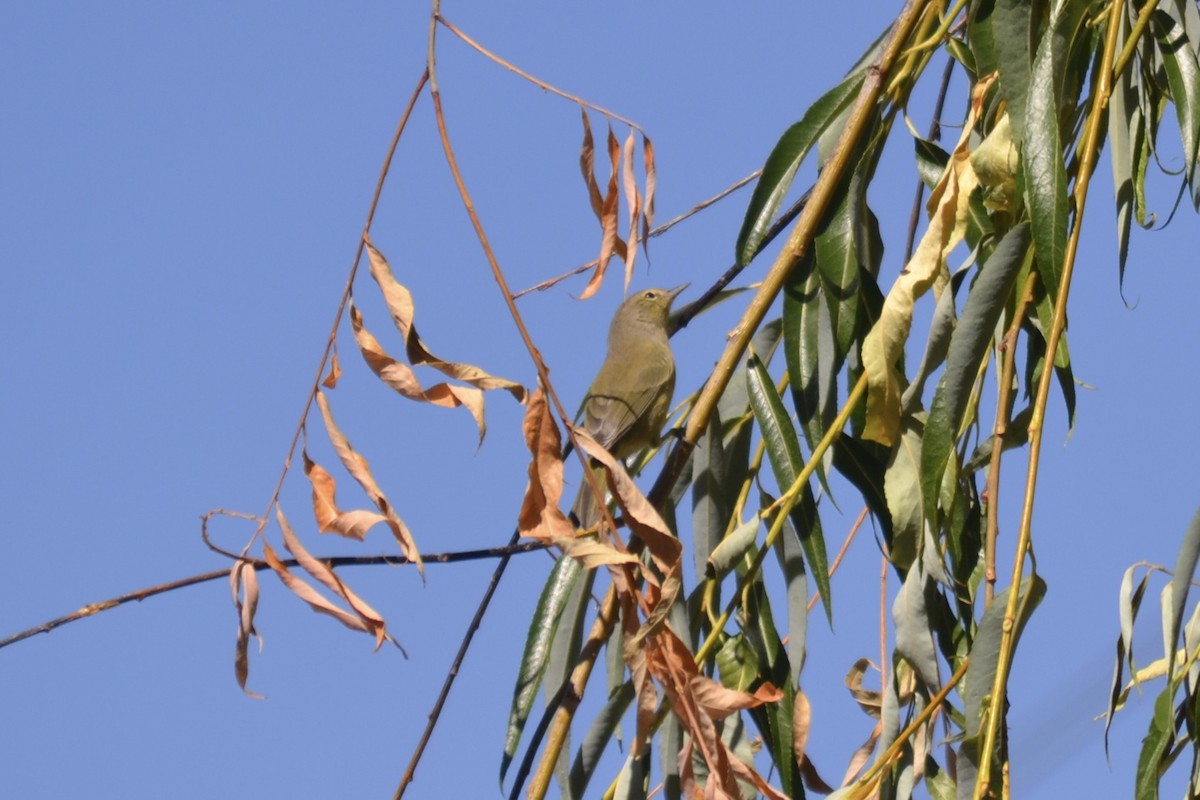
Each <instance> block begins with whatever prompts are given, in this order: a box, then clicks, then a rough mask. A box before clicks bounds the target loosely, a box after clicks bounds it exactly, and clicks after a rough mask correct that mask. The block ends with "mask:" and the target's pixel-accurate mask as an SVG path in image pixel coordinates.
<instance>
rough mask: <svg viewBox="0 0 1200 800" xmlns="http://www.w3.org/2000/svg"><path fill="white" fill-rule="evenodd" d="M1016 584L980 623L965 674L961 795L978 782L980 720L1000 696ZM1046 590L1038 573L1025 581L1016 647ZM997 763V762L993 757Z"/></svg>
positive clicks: (959, 782)
mask: <svg viewBox="0 0 1200 800" xmlns="http://www.w3.org/2000/svg"><path fill="white" fill-rule="evenodd" d="M1010 591H1012V587H1009V588H1008V589H1005V590H1004V591H1003V592H1001V593H1000V594H998V595H997V596H996V598H995V600H994V601H993V602H992V604H991V606H989V607H988V610H987V611H985V612H984V614H983V619H982V620H981V621H980V623H979V630H978V631H977V633H976V635H975V641H974V643H973V644H972V647H971V665H970V666H969V667H967V674H966V676H964V678H963V686H964V687H965V688H964V693H963V701H964V709H963V716H964V720H965V723H966V725H965V727H964V730H963V733H964V737H965V738H964V740H963V743H962V745H961V746H960V748H959V758H958V791H959V797H962V796H963V792H964V791H966V793H967V795H966V796H967V797H970V792H971V790H972V789H973V788H974V786H975V779H976V776H977V775H978V773H979V746H980V744H981V742H980V741H979V736H980V722H981V721H982V720H983V711H984V708H985V707H986V706H987V705H989V704H990V703H992V702H993V701H995V702H999V701H1000V699H999V698H993V697H992V683H993V682H994V681H995V678H996V667H997V664H998V663H999V660H1000V639H1001V636H1002V632H1003V630H1004V627H1005V621H1004V615H1005V609H1006V607H1007V606H1008V593H1009V592H1010ZM1045 594H1046V582H1045V581H1043V580H1042V579H1041V577H1040V576H1038V575H1033V576H1030V577H1028V578H1025V579H1024V580H1022V581H1021V587H1020V595H1019V600H1018V603H1017V627H1016V631H1015V634H1014V637H1013V644H1014V647H1015V646H1016V642H1017V640H1018V639H1020V637H1021V631H1023V630H1024V629H1025V623H1026V622H1028V621H1029V617H1030V616H1031V615H1032V614H1033V612H1034V610H1035V609H1036V608H1037V606H1038V604H1039V603H1040V602H1041V601H1042V598H1043V597H1044V596H1045ZM993 763H995V762H994V761H993Z"/></svg>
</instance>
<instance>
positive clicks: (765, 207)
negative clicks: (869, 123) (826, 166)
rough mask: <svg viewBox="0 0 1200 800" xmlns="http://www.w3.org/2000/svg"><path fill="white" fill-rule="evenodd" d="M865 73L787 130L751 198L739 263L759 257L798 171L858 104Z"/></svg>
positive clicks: (826, 97) (819, 102) (835, 90)
mask: <svg viewBox="0 0 1200 800" xmlns="http://www.w3.org/2000/svg"><path fill="white" fill-rule="evenodd" d="M864 74H865V73H863V72H861V71H857V72H853V73H851V74H850V75H848V76H847V77H846V78H845V79H843V80H842V82H841V83H839V84H838V85H837V86H835V87H834V88H832V89H830V90H829V91H828V92H826V93H825V94H824V95H822V96H821V98H820V99H819V100H817V101H816V102H815V103H813V104H812V105H811V106H809V108H808V110H807V111H806V112H804V116H803V117H801V118H800V121H799V122H797V123H795V124H794V125H792V126H791V127H790V128H788V129H787V130H786V131H784V133H783V136H781V137H780V139H779V142H778V143H777V144H776V145H775V148H774V149H773V150H772V151H771V154H770V155H769V156H767V162H766V164H764V165H763V170H762V176H761V177H760V178H759V179H758V184H757V185H756V186H755V187H754V194H753V195H752V196H751V197H750V206H749V207H748V208H747V209H746V218H745V220H744V221H743V222H742V230H741V232H740V233H738V238H737V247H736V250H735V253H734V257H735V258H736V259H737V262H738V263H739V264H749V263H750V262H751V261H753V260H754V256H756V255H757V254H758V250H759V248H760V247H761V246H762V240H763V237H764V236H766V233H767V230H768V229H769V228H770V227H771V223H772V222H774V221H775V215H776V213H778V211H779V207H780V206H781V205H783V199H784V197H785V196H787V193H788V190H789V189H791V187H792V179H793V178H795V177H796V170H797V169H799V168H800V164H801V163H802V162H803V161H804V158H805V156H807V155H808V153H809V151H811V150H812V147H813V145H814V144H816V143H817V140H818V139H819V138H820V136H821V134H822V133H823V132H824V131H825V129H826V128H827V127H829V125H830V124H832V123H833V121H834V120H836V119H837V118H838V116H839V115H840V114H841V113H842V112H843V111H845V110H846V109H847V108H849V107H850V104H851V103H853V102H854V98H855V97H857V96H858V91H859V89H860V88H861V87H862V83H863V77H864Z"/></svg>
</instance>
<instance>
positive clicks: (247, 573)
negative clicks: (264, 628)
mask: <svg viewBox="0 0 1200 800" xmlns="http://www.w3.org/2000/svg"><path fill="white" fill-rule="evenodd" d="M229 585H230V588H231V589H232V591H233V605H234V607H235V608H236V609H237V612H238V632H237V643H236V645H235V648H234V660H233V674H234V676H235V677H236V678H237V682H238V686H240V687H241V689H242V691H243V692H245V693H246V694H248V695H249V696H250V697H253V698H254V699H255V700H262V699H263V696H262V695H261V694H257V693H255V692H252V691H250V690H249V689H247V688H246V679H247V678H249V677H250V652H249V650H250V637H251V636H253V637H254V638H255V639H257V640H258V649H259V651H260V652H261V651H262V637H261V636H259V635H258V631H257V630H255V629H254V614H255V612H256V611H257V610H258V573H257V572H255V571H254V565H253V564H251V563H250V562H248V561H237V562H236V563H234V565H233V568H232V569H230V570H229Z"/></svg>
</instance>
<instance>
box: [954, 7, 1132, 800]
mask: <svg viewBox="0 0 1200 800" xmlns="http://www.w3.org/2000/svg"><path fill="white" fill-rule="evenodd" d="M1122 8H1123V4H1122V3H1120V2H1116V0H1114V2H1113V4H1112V7H1111V9H1110V13H1109V19H1108V26H1109V27H1108V32H1107V36H1106V37H1105V41H1104V54H1103V57H1102V60H1101V63H1100V70H1099V73H1098V74H1099V79H1098V81H1097V86H1096V92H1095V94H1094V95H1093V100H1092V108H1091V110H1090V112H1089V113H1088V121H1087V128H1086V129H1085V132H1084V142H1083V147H1082V148H1081V158H1080V162H1079V173H1078V176H1077V177H1076V179H1075V191H1074V200H1075V227H1074V228H1073V229H1072V230H1071V235H1070V236H1069V237H1068V238H1067V250H1066V253H1065V254H1064V255H1063V265H1062V277H1061V279H1060V280H1059V283H1058V299H1057V302H1056V303H1055V306H1054V319H1053V322H1052V323H1051V325H1050V331H1049V335H1048V336H1047V337H1046V365H1045V367H1044V368H1043V370H1042V375H1041V380H1040V381H1039V382H1038V388H1037V395H1036V399H1035V400H1034V404H1033V415H1032V417H1031V418H1030V420H1029V470H1028V473H1027V476H1026V480H1025V501H1024V503H1023V504H1022V507H1021V526H1020V528H1019V530H1018V532H1017V549H1016V553H1015V555H1014V557H1013V570H1012V580H1011V583H1010V589H1009V594H1008V603H1007V604H1006V605H1005V608H1004V625H1003V626H1002V629H1001V634H1000V652H999V654H998V658H997V663H996V676H995V680H994V681H993V682H992V691H991V697H992V702H991V703H990V704H989V705H988V707H987V710H986V711H985V712H984V719H983V724H982V732H983V746H982V748H981V752H980V758H979V773H978V776H977V777H976V779H975V791H974V798H975V800H981V798H982V797H983V796H984V794H985V793H986V792H987V789H988V782H989V776H990V773H991V766H992V754H993V752H994V751H995V747H996V735H997V731H998V730H999V728H1000V718H1001V716H1003V713H1004V696H1005V688H1006V687H1007V685H1008V673H1009V668H1010V667H1011V665H1012V658H1013V647H1014V644H1015V641H1016V628H1017V624H1016V621H1017V602H1018V600H1019V599H1020V597H1019V594H1020V593H1019V591H1018V588H1019V587H1020V585H1021V578H1022V576H1023V575H1024V572H1025V556H1026V554H1027V553H1028V551H1029V547H1030V542H1031V541H1032V530H1033V500H1034V495H1035V493H1036V489H1037V477H1038V463H1039V459H1040V455H1041V447H1042V428H1043V425H1044V422H1045V416H1046V401H1047V398H1048V397H1049V396H1050V384H1051V383H1052V382H1053V379H1054V369H1053V365H1052V359H1053V357H1054V354H1055V353H1057V352H1058V343H1059V341H1060V340H1061V338H1062V333H1063V329H1064V328H1065V327H1066V322H1067V297H1068V295H1069V294H1070V290H1071V276H1072V274H1073V273H1074V267H1075V254H1076V253H1077V252H1078V250H1079V235H1080V231H1081V230H1082V229H1083V212H1084V206H1085V205H1086V203H1087V193H1088V186H1089V185H1090V182H1091V177H1092V173H1093V171H1094V170H1095V168H1096V157H1097V155H1098V151H1099V143H1100V134H1101V131H1102V129H1103V127H1104V124H1103V123H1104V120H1103V116H1104V111H1105V109H1106V108H1107V106H1108V100H1109V97H1111V95H1112V84H1113V71H1112V68H1113V59H1114V56H1115V54H1116V49H1117V33H1118V28H1119V26H1120V19H1121V10H1122Z"/></svg>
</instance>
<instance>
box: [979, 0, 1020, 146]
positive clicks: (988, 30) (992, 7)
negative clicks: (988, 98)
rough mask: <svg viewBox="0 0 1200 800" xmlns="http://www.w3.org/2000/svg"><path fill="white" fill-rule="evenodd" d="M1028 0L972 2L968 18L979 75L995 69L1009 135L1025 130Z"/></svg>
mask: <svg viewBox="0 0 1200 800" xmlns="http://www.w3.org/2000/svg"><path fill="white" fill-rule="evenodd" d="M1030 7H1031V3H1030V0H983V2H980V3H972V11H971V17H970V20H969V22H968V28H967V31H968V36H969V38H970V41H971V52H972V53H973V54H974V55H975V66H976V70H977V72H976V74H977V75H979V76H980V77H982V76H984V75H989V74H991V73H992V72H995V71H997V70H999V72H1000V92H1001V94H1002V95H1003V96H1004V99H1005V100H1006V101H1007V103H1008V115H1009V119H1010V121H1011V123H1012V126H1013V136H1014V137H1015V138H1016V139H1017V140H1018V141H1019V140H1020V139H1021V138H1022V135H1023V133H1024V131H1025V106H1026V104H1027V98H1028V96H1029V81H1030V74H1029V73H1030V67H1029V63H1030V58H1029V52H1030V48H1029V36H1030V32H1031V31H1032V30H1033V24H1032V16H1031V10H1030Z"/></svg>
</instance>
